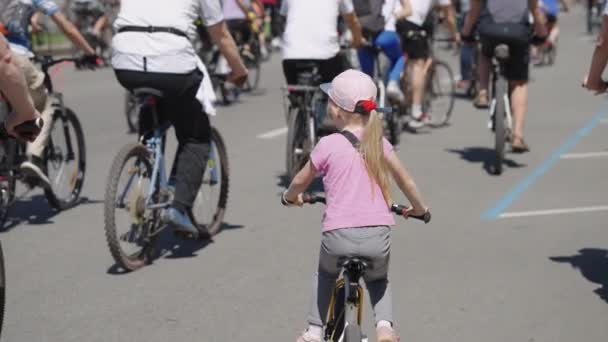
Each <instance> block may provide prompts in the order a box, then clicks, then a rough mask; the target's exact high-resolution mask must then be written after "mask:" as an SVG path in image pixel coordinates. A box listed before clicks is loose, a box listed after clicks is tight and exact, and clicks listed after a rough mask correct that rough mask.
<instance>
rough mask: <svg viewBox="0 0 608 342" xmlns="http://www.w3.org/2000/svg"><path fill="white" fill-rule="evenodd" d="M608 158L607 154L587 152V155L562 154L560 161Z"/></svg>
mask: <svg viewBox="0 0 608 342" xmlns="http://www.w3.org/2000/svg"><path fill="white" fill-rule="evenodd" d="M598 157H608V152H587V153H568V154H563V155H562V156H561V157H560V158H561V159H583V158H598Z"/></svg>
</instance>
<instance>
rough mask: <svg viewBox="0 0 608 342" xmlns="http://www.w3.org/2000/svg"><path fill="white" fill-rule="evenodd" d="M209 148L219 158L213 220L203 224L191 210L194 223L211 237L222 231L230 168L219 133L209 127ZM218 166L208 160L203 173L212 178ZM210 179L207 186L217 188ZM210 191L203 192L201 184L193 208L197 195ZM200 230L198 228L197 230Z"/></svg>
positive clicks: (195, 202) (203, 185)
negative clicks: (217, 194)
mask: <svg viewBox="0 0 608 342" xmlns="http://www.w3.org/2000/svg"><path fill="white" fill-rule="evenodd" d="M211 146H212V148H213V147H214V146H215V152H213V153H215V154H216V156H217V157H219V166H220V177H219V181H220V184H219V190H220V193H219V196H218V200H217V205H216V208H215V212H214V213H213V219H212V220H211V222H209V223H207V222H203V221H202V220H201V219H200V218H199V217H200V216H198V217H197V215H196V214H197V211H195V210H193V213H192V214H193V218H194V221H195V223H196V224H197V225H198V226H199V227H200V226H205V228H206V230H207V231H208V232H209V234H211V236H213V235H216V234H217V233H219V232H220V231H221V229H222V224H223V222H224V215H225V214H226V206H227V203H228V193H229V190H230V167H229V164H228V152H227V151H226V145H225V144H224V140H223V139H222V136H221V135H220V133H219V131H218V130H217V129H216V128H215V127H211ZM216 164H218V163H217V161H213V160H212V159H210V160H209V161H208V162H207V166H208V169H207V170H206V171H205V173H206V174H207V175H209V177H211V178H212V177H213V176H212V172H213V171H212V169H213V168H214V167H215V165H216ZM211 178H210V181H209V186H210V187H211V186H217V184H212V179H211ZM209 192H211V191H209V190H207V191H205V181H203V184H201V187H200V189H199V193H198V195H197V198H196V199H195V201H194V205H193V208H194V207H196V204H197V200H199V195H201V194H205V193H209ZM199 229H200V228H199Z"/></svg>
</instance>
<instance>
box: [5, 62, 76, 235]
mask: <svg viewBox="0 0 608 342" xmlns="http://www.w3.org/2000/svg"><path fill="white" fill-rule="evenodd" d="M36 60H37V62H38V63H39V64H40V66H41V69H42V72H43V73H44V75H45V79H44V84H45V86H46V89H47V91H48V96H49V97H50V98H51V101H52V108H53V114H52V120H51V122H45V123H44V125H50V126H51V128H50V133H49V138H48V143H47V145H46V147H45V149H44V152H43V155H42V159H43V163H44V168H45V171H46V172H47V174H48V177H49V180H50V181H51V188H49V189H44V194H45V196H46V198H47V201H48V202H49V204H50V205H51V207H53V208H54V209H56V210H64V209H68V208H70V207H72V206H73V205H74V204H76V202H77V201H78V200H79V198H80V192H81V191H82V186H83V184H84V179H85V171H86V148H85V141H84V133H83V131H82V126H81V124H80V121H79V120H78V117H77V116H76V114H75V113H74V111H72V110H71V109H70V108H68V107H66V106H65V104H64V102H63V94H61V93H58V92H55V91H54V88H53V82H52V79H51V77H50V74H49V69H50V68H51V67H53V66H54V65H57V64H59V63H64V62H78V61H79V60H78V59H74V58H60V59H53V57H49V56H45V57H40V58H37V59H36ZM4 108H5V109H4V110H5V111H6V112H5V113H4V115H7V114H8V112H10V106H9V105H8V104H7V103H5V104H4ZM3 147H4V153H5V156H4V157H5V163H3V164H2V170H1V174H0V226H2V225H3V224H4V222H5V220H6V218H7V215H8V212H9V209H10V207H11V206H12V204H13V203H14V202H15V200H16V198H17V196H16V184H17V181H20V182H22V183H24V184H25V185H27V187H28V188H29V189H32V188H34V187H36V186H38V185H39V184H38V182H37V181H36V180H34V179H31V178H29V177H26V176H25V175H24V174H23V173H22V172H21V170H20V165H21V163H22V162H24V161H25V160H26V159H27V156H26V145H25V144H23V143H20V142H18V141H16V140H15V139H7V140H5V141H4V144H3Z"/></svg>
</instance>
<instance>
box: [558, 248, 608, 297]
mask: <svg viewBox="0 0 608 342" xmlns="http://www.w3.org/2000/svg"><path fill="white" fill-rule="evenodd" d="M549 259H551V261H554V262H559V263H569V264H570V266H572V267H573V268H574V269H577V270H579V271H580V272H581V274H582V276H583V277H585V279H587V280H588V281H590V282H592V283H595V284H599V285H601V286H600V287H599V288H597V289H595V290H594V291H593V292H595V294H597V295H598V296H599V297H600V298H601V299H602V300H603V301H604V302H606V303H608V250H605V249H598V248H583V249H581V250H580V251H578V254H576V255H573V256H559V257H550V258H549Z"/></svg>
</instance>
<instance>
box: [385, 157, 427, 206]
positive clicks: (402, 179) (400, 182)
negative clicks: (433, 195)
mask: <svg viewBox="0 0 608 342" xmlns="http://www.w3.org/2000/svg"><path fill="white" fill-rule="evenodd" d="M385 161H386V163H387V165H388V168H389V170H390V171H391V174H392V175H393V179H395V182H396V183H397V186H398V187H399V189H401V191H402V192H403V194H404V195H405V197H407V199H408V201H410V203H411V204H412V207H413V208H412V212H411V214H412V215H424V213H426V212H427V210H428V207H427V206H426V204H425V203H424V201H423V199H422V196H421V195H420V193H419V192H418V187H417V186H416V183H415V182H414V180H413V179H412V177H411V176H410V174H409V172H407V170H406V169H405V167H404V166H403V164H402V163H401V161H400V160H399V158H398V157H397V155H396V154H395V152H394V151H393V152H391V153H389V154H386V155H385Z"/></svg>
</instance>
